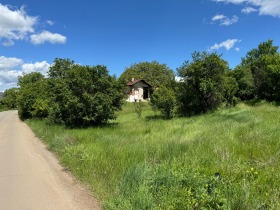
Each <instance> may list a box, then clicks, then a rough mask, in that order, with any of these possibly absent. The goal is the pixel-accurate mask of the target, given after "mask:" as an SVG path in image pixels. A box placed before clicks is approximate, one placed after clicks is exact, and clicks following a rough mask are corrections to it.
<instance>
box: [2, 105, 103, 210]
mask: <svg viewBox="0 0 280 210" xmlns="http://www.w3.org/2000/svg"><path fill="white" fill-rule="evenodd" d="M68 209H71V210H72V209H77V210H83V209H93V210H95V209H100V208H99V207H98V204H97V202H96V201H95V200H94V198H93V197H92V196H90V195H89V193H88V191H87V190H86V189H85V188H83V187H82V186H81V185H80V184H79V183H77V182H76V181H75V180H74V179H73V177H72V176H71V175H70V174H69V173H67V172H65V171H64V170H63V167H62V166H60V165H59V163H58V161H57V160H56V158H55V157H54V156H53V155H52V154H51V153H50V152H49V151H47V149H46V147H45V145H44V144H42V143H41V142H40V141H39V140H38V139H37V138H36V137H35V136H34V134H33V132H32V131H31V130H30V128H29V127H28V126H27V125H26V124H25V123H23V122H21V121H20V120H19V119H18V115H17V111H8V112H0V210H68Z"/></svg>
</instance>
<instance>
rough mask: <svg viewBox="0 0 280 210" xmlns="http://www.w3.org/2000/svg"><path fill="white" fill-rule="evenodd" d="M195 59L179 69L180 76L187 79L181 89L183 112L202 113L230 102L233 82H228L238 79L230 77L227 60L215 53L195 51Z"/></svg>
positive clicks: (180, 101) (180, 104)
mask: <svg viewBox="0 0 280 210" xmlns="http://www.w3.org/2000/svg"><path fill="white" fill-rule="evenodd" d="M192 58H193V60H192V61H191V62H189V61H187V62H185V63H184V64H183V65H182V66H181V67H180V68H178V74H179V76H181V77H183V78H184V81H183V82H181V83H179V91H178V103H179V111H180V113H181V114H183V115H193V114H201V113H205V112H207V111H210V110H214V109H216V108H218V107H219V106H220V105H222V103H223V102H229V101H231V100H232V98H231V97H234V96H233V95H232V93H233V92H234V85H233V84H231V85H228V84H227V82H230V83H234V82H235V80H232V79H227V77H228V71H229V68H228V63H227V62H226V61H224V60H223V59H221V56H220V55H217V54H216V53H211V54H208V53H206V52H203V53H199V52H194V53H193V54H192ZM229 92H230V94H228V95H227V97H226V93H229ZM234 94H235V93H234Z"/></svg>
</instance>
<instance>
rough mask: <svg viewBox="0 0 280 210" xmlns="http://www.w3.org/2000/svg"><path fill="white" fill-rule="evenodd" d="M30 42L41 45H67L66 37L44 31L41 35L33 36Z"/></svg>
mask: <svg viewBox="0 0 280 210" xmlns="http://www.w3.org/2000/svg"><path fill="white" fill-rule="evenodd" d="M30 41H31V43H32V44H35V45H39V44H44V43H46V42H50V43H52V44H65V43H66V37H65V36H62V35H61V34H57V33H51V32H49V31H43V32H42V33H40V34H33V35H31V36H30Z"/></svg>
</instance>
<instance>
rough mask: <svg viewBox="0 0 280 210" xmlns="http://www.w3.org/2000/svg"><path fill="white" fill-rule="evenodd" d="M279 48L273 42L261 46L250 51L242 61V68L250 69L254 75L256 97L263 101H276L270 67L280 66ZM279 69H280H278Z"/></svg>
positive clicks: (269, 41) (263, 43)
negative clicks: (279, 58)
mask: <svg viewBox="0 0 280 210" xmlns="http://www.w3.org/2000/svg"><path fill="white" fill-rule="evenodd" d="M278 56H279V53H278V46H274V45H273V40H268V41H266V42H262V43H260V44H259V46H258V48H255V49H252V50H251V51H249V52H248V53H247V55H246V57H245V58H243V59H242V62H241V67H240V68H249V69H250V71H251V72H252V75H253V80H254V86H255V91H256V96H257V97H259V98H262V99H268V100H274V96H273V95H275V93H274V91H275V90H274V89H275V88H274V87H273V85H272V84H271V80H272V79H273V78H271V75H270V73H269V71H270V70H269V68H270V66H272V65H273V66H274V68H276V67H275V66H278V64H277V63H278V61H277V59H278ZM278 68H279V67H278Z"/></svg>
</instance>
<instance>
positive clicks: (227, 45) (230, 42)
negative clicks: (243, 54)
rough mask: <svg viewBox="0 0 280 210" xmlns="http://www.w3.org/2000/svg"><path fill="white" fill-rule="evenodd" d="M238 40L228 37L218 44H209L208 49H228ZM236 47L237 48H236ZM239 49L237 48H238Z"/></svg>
mask: <svg viewBox="0 0 280 210" xmlns="http://www.w3.org/2000/svg"><path fill="white" fill-rule="evenodd" d="M238 42H241V40H238V39H228V40H226V41H224V42H221V43H219V44H217V43H216V44H214V45H213V46H211V47H210V48H209V51H212V50H219V49H220V48H225V49H226V50H230V49H232V48H233V47H234V45H235V44H236V43H238ZM236 49H237V48H236ZM238 49H239V48H238Z"/></svg>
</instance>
